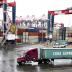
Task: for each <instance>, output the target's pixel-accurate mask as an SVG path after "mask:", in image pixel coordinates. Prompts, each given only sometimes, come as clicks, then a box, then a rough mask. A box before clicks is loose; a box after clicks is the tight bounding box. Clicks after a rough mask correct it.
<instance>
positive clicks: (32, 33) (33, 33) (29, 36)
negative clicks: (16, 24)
mask: <svg viewBox="0 0 72 72" xmlns="http://www.w3.org/2000/svg"><path fill="white" fill-rule="evenodd" d="M17 35H18V36H19V39H17V40H16V41H17V42H19V43H20V42H23V43H38V42H41V41H46V38H45V36H46V35H45V33H44V32H39V30H38V29H37V28H31V29H30V28H29V29H18V30H17Z"/></svg>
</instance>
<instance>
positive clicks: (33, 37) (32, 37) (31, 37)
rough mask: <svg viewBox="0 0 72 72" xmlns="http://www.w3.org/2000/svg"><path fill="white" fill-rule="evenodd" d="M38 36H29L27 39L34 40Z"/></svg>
mask: <svg viewBox="0 0 72 72" xmlns="http://www.w3.org/2000/svg"><path fill="white" fill-rule="evenodd" d="M36 38H38V36H29V39H36Z"/></svg>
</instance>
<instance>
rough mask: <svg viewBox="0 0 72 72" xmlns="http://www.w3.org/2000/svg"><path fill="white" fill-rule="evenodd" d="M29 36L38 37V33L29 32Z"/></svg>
mask: <svg viewBox="0 0 72 72" xmlns="http://www.w3.org/2000/svg"><path fill="white" fill-rule="evenodd" d="M28 35H29V36H38V32H28Z"/></svg>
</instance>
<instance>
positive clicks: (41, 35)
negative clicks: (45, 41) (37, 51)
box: [38, 33, 46, 38]
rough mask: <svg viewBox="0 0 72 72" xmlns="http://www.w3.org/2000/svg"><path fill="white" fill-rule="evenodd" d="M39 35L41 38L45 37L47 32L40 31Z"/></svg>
mask: <svg viewBox="0 0 72 72" xmlns="http://www.w3.org/2000/svg"><path fill="white" fill-rule="evenodd" d="M38 36H39V38H45V36H46V33H39V34H38Z"/></svg>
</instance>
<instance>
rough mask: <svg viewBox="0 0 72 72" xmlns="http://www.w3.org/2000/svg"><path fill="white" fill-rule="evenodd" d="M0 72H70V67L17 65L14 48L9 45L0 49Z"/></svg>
mask: <svg viewBox="0 0 72 72" xmlns="http://www.w3.org/2000/svg"><path fill="white" fill-rule="evenodd" d="M0 72H72V67H71V66H60V67H54V66H50V65H38V66H29V65H22V66H18V65H17V63H16V49H15V48H14V47H13V46H12V45H10V46H6V47H5V46H4V47H1V49H0Z"/></svg>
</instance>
